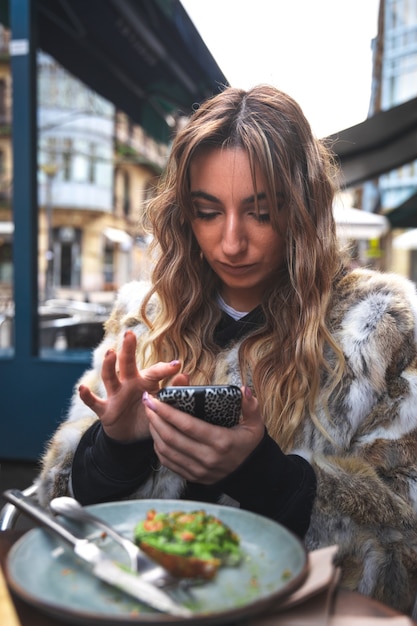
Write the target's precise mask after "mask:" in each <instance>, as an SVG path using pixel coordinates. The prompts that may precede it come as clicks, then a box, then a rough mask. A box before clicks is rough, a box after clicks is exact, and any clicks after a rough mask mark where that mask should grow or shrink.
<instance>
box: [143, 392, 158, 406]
mask: <svg viewBox="0 0 417 626" xmlns="http://www.w3.org/2000/svg"><path fill="white" fill-rule="evenodd" d="M142 402H143V403H144V404H146V406H148V407H149V408H150V409H152V411H155V410H156V405H155V403H154V402H153V400H152V399H151V398H150V397H149V394H148V392H147V391H144V392H143V395H142Z"/></svg>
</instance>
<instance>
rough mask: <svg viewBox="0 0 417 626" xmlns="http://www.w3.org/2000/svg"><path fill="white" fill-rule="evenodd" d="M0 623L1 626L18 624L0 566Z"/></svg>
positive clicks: (18, 625) (15, 625)
mask: <svg viewBox="0 0 417 626" xmlns="http://www.w3.org/2000/svg"><path fill="white" fill-rule="evenodd" d="M0 624H1V626H20V621H19V618H18V617H17V613H16V610H15V608H14V604H13V602H12V599H11V597H10V593H9V590H8V588H7V585H6V581H5V579H4V576H3V570H2V569H1V567H0Z"/></svg>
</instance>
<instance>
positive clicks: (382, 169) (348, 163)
mask: <svg viewBox="0 0 417 626" xmlns="http://www.w3.org/2000/svg"><path fill="white" fill-rule="evenodd" d="M328 140H329V143H330V146H331V147H332V149H333V151H334V152H335V153H336V155H337V157H338V158H339V161H340V165H341V168H342V184H343V185H345V186H346V187H352V186H354V185H358V184H360V183H363V182H365V181H367V180H372V179H373V178H376V177H378V176H380V175H381V174H385V173H386V172H390V171H391V170H394V169H396V168H397V167H400V166H401V165H405V164H406V163H411V162H412V161H414V159H417V98H413V99H412V100H409V101H408V102H404V103H403V104H400V105H399V106H396V107H393V108H392V109H388V110H387V111H381V112H380V113H377V114H376V115H373V116H372V117H370V118H368V119H367V120H365V121H364V122H362V123H361V124H357V125H356V126H352V127H350V128H347V129H346V130H342V131H340V132H338V133H335V134H334V135H330V136H329V137H328Z"/></svg>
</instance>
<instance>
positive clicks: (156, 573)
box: [49, 496, 198, 591]
mask: <svg viewBox="0 0 417 626" xmlns="http://www.w3.org/2000/svg"><path fill="white" fill-rule="evenodd" d="M49 506H50V509H51V511H52V512H53V513H55V514H59V515H62V516H63V517H66V518H68V519H72V520H75V521H78V522H84V523H87V524H91V525H93V526H96V527H97V528H100V529H101V530H103V531H104V532H105V533H106V534H107V535H108V536H109V537H111V538H112V539H113V540H114V541H115V542H116V543H118V544H119V545H120V546H122V548H123V549H124V550H125V551H126V552H127V554H128V556H129V559H130V566H131V569H132V570H133V571H134V572H137V573H138V574H140V575H141V578H143V579H144V580H146V581H147V582H150V583H152V584H153V585H155V586H156V587H161V588H167V587H180V589H182V590H187V591H188V589H189V587H191V586H192V585H193V584H197V582H198V581H191V580H186V579H179V578H176V577H175V576H172V574H170V573H169V572H168V571H167V570H166V569H165V568H164V567H162V566H161V565H158V564H157V563H156V562H155V561H154V560H152V559H151V558H150V557H148V555H147V554H145V553H144V552H142V550H141V549H140V548H139V547H138V546H137V545H136V544H135V543H133V541H130V539H127V537H124V536H123V535H121V534H120V533H118V532H117V531H116V530H115V529H114V528H113V527H112V526H110V525H109V524H107V523H106V522H105V521H104V520H103V519H101V518H100V517H97V516H96V515H94V514H93V513H90V512H89V511H87V509H85V508H84V507H83V506H82V505H81V504H80V503H79V502H78V501H77V500H75V498H70V497H68V496H61V497H59V498H54V499H53V500H51V502H50V503H49Z"/></svg>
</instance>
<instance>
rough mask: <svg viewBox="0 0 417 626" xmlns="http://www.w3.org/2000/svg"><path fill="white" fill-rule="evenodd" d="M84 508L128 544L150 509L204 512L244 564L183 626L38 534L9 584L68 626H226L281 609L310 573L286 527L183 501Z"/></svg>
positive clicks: (221, 576) (213, 586)
mask: <svg viewBox="0 0 417 626" xmlns="http://www.w3.org/2000/svg"><path fill="white" fill-rule="evenodd" d="M86 508H87V509H89V510H90V511H91V512H93V513H95V514H96V515H98V516H100V517H102V518H103V519H104V520H105V521H106V522H108V523H110V524H111V525H112V526H114V527H115V528H116V529H117V530H118V531H119V532H120V533H121V534H123V535H125V536H127V537H129V538H130V539H132V538H133V530H134V527H135V525H136V524H137V523H138V522H139V521H140V520H142V519H144V518H145V516H146V513H147V511H148V510H149V509H151V508H154V509H156V510H157V511H163V512H169V511H178V510H181V511H193V510H196V509H204V510H205V511H206V512H207V513H209V514H212V515H215V516H217V517H218V518H219V519H221V520H222V521H223V522H224V523H225V524H227V525H228V526H230V527H231V528H232V529H233V530H234V531H235V532H236V533H237V534H238V535H239V537H240V541H241V547H242V551H243V554H244V557H243V559H242V562H241V563H240V564H239V565H238V566H235V567H222V568H221V569H220V570H219V572H218V574H217V576H216V577H215V579H214V580H212V581H208V582H205V583H203V584H201V585H196V586H193V587H192V592H191V593H192V603H191V604H189V602H188V601H185V602H184V604H185V605H188V606H190V608H192V610H193V613H194V614H193V617H192V618H189V619H186V620H185V619H184V618H179V617H175V616H172V615H166V614H163V613H159V612H157V611H154V610H153V609H151V608H149V607H147V606H145V605H142V604H140V603H139V602H138V601H137V600H135V599H132V598H130V597H129V596H127V595H125V594H123V593H122V592H120V591H117V590H115V589H113V588H112V587H110V586H108V585H106V584H105V583H103V582H101V581H99V580H98V579H96V578H94V576H92V575H91V574H90V572H89V570H88V568H87V567H86V566H85V565H84V564H83V563H82V562H81V561H80V560H79V559H78V558H77V557H76V556H75V555H74V554H73V552H72V550H71V549H70V548H67V547H66V546H65V545H64V544H63V542H62V541H61V540H60V539H59V538H57V537H56V536H55V535H53V534H52V533H51V532H50V531H46V530H44V529H43V528H35V529H33V530H31V531H29V532H28V533H26V534H25V535H24V536H23V537H22V538H21V539H19V540H18V541H17V542H16V544H14V546H13V547H12V549H11V550H10V552H9V556H8V560H7V575H8V581H9V584H10V587H11V589H12V590H13V591H14V592H15V593H16V594H17V595H18V596H19V597H20V598H21V599H23V600H24V601H26V602H27V603H29V604H31V605H33V606H35V607H37V608H38V609H40V610H42V611H43V612H46V613H48V614H50V615H53V616H57V617H59V618H60V619H61V620H64V621H66V622H70V623H76V624H83V625H89V624H97V625H103V624H111V626H119V625H124V624H158V626H161V625H163V624H170V625H171V624H175V623H184V622H187V623H188V624H215V623H216V624H220V623H221V624H227V623H230V622H234V621H236V620H238V619H240V618H247V617H248V616H252V615H255V614H257V613H260V612H262V611H265V610H266V609H267V608H268V607H270V606H271V605H272V604H276V603H279V602H280V601H282V600H283V599H284V598H286V597H287V596H288V595H289V594H290V593H292V592H293V591H295V589H297V588H298V587H299V586H300V585H301V584H302V583H303V581H304V579H305V578H306V576H307V573H308V559H307V553H306V550H305V548H304V546H303V544H302V543H301V542H300V540H299V539H298V538H297V537H295V535H293V534H292V533H291V532H289V531H288V530H287V529H286V528H284V527H283V526H281V525H280V524H278V523H276V522H274V521H272V520H270V519H268V518H266V517H262V516H260V515H256V514H255V513H251V512H249V511H244V510H242V509H238V508H234V507H228V506H221V505H215V504H209V503H207V502H193V501H185V500H128V501H123V502H111V503H105V504H97V505H92V506H88V507H86ZM68 527H69V528H71V530H72V531H74V532H76V531H75V529H77V530H78V534H80V526H77V525H74V523H71V522H68ZM89 529H90V530H91V527H89ZM83 530H85V529H83ZM81 534H82V533H81ZM98 541H99V542H100V547H102V548H103V549H106V550H108V551H109V553H110V554H112V556H114V557H115V558H117V559H118V560H120V561H123V559H125V558H126V557H125V555H124V554H122V553H121V552H120V547H119V546H117V545H116V544H114V543H112V542H110V540H108V539H103V538H101V539H100V538H99V539H98ZM116 552H117V554H116ZM125 562H126V561H125Z"/></svg>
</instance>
